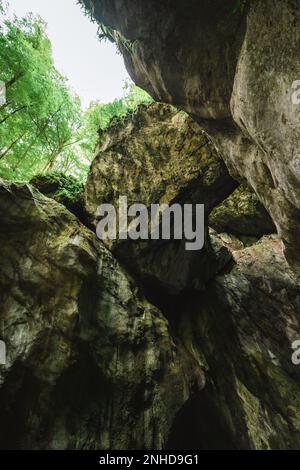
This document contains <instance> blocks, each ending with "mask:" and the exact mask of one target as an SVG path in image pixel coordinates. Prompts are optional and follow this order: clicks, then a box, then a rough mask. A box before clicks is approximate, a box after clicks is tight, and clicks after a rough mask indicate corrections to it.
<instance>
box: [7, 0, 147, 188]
mask: <svg viewBox="0 0 300 470" xmlns="http://www.w3.org/2000/svg"><path fill="white" fill-rule="evenodd" d="M1 18H2V19H1ZM0 80H1V81H3V82H5V85H6V95H7V100H6V103H5V104H3V105H2V106H0V177H3V178H6V179H13V180H24V181H28V180H30V179H32V177H33V176H34V175H37V174H45V173H47V172H52V171H58V172H64V173H66V174H70V175H73V176H76V177H78V178H79V179H81V180H82V179H84V178H85V176H86V174H87V171H88V168H89V165H90V162H91V160H92V157H93V153H94V150H95V146H96V143H97V139H98V130H99V128H101V129H104V128H105V127H106V126H107V125H108V124H109V122H110V120H111V119H112V118H113V117H114V116H124V115H125V114H126V113H127V112H128V111H129V110H132V109H134V108H135V107H136V106H137V105H138V104H139V103H141V102H147V101H150V100H151V98H150V97H149V95H147V94H146V93H145V92H144V91H142V90H140V89H139V88H137V87H136V86H134V85H131V84H126V85H125V90H124V96H123V97H122V98H121V99H118V100H115V101H114V102H112V103H108V104H101V103H98V102H97V103H91V105H90V107H89V108H88V109H87V110H86V111H85V112H83V111H82V109H81V104H80V100H79V98H78V97H74V96H73V95H72V94H71V93H70V91H69V88H68V83H67V80H66V79H65V78H64V77H63V76H61V74H60V73H59V72H58V71H57V70H56V69H55V67H54V64H53V59H52V50H51V43H50V41H49V39H48V38H47V36H46V33H45V24H44V22H43V20H42V19H41V18H40V17H35V16H33V15H29V16H27V17H25V18H17V17H14V18H13V19H8V18H7V16H5V2H3V1H1V0H0Z"/></svg>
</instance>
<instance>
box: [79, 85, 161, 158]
mask: <svg viewBox="0 0 300 470" xmlns="http://www.w3.org/2000/svg"><path fill="white" fill-rule="evenodd" d="M151 101H152V98H151V97H150V96H149V95H148V94H147V93H146V92H145V91H144V90H142V89H141V88H138V87H137V86H135V85H134V84H132V83H125V85H124V96H123V97H122V98H120V99H117V100H115V101H113V102H112V103H107V104H102V103H98V102H92V103H91V104H90V106H89V108H88V109H87V110H86V112H85V114H84V116H83V125H82V129H81V130H80V134H81V151H82V153H83V154H86V155H90V156H92V155H93V153H94V150H95V147H96V144H97V141H98V131H99V130H100V129H101V130H104V129H105V128H106V127H107V126H108V125H109V123H110V121H111V120H112V118H113V117H115V116H118V117H122V116H125V115H126V114H127V113H128V112H130V111H132V110H134V109H135V108H136V107H137V106H138V105H139V104H141V103H150V102H151Z"/></svg>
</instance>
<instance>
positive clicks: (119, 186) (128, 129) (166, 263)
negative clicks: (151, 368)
mask: <svg viewBox="0 0 300 470" xmlns="http://www.w3.org/2000/svg"><path fill="white" fill-rule="evenodd" d="M236 186H237V183H236V181H234V180H233V179H232V178H231V176H230V175H229V173H228V171H227V169H226V167H225V164H224V162H223V161H222V160H221V159H220V158H219V155H218V154H217V152H216V151H215V150H214V148H213V147H212V145H211V144H210V142H209V141H208V139H207V136H206V135H205V133H204V132H203V131H202V129H201V128H200V126H199V125H198V124H197V123H195V122H194V121H193V120H192V119H191V118H190V117H189V116H188V115H187V114H186V113H184V112H178V111H177V110H176V109H174V108H173V107H171V106H168V105H164V104H160V103H153V104H150V105H141V106H139V107H138V109H137V110H136V111H135V112H134V113H133V114H130V115H128V116H127V117H126V118H125V121H124V120H123V119H120V120H118V119H116V120H114V121H113V122H112V123H111V125H110V126H109V128H108V129H107V130H105V131H104V132H103V133H101V136H100V142H99V145H98V147H97V150H96V157H95V159H94V161H93V163H92V165H91V170H90V173H89V176H88V180H87V186H86V206H87V210H88V212H89V214H90V217H91V221H92V222H93V223H94V224H95V225H96V223H97V216H96V211H97V208H98V207H99V205H100V204H103V203H110V204H113V206H114V207H115V208H116V210H117V211H118V200H119V197H120V196H126V197H127V201H128V206H130V205H131V204H133V203H139V204H144V205H145V206H146V207H147V208H148V209H149V213H150V205H151V204H169V205H172V204H173V203H180V205H181V207H182V208H183V205H184V204H204V205H205V218H206V219H207V216H208V215H209V213H210V212H211V210H212V209H213V208H214V207H215V206H216V205H218V204H219V203H220V202H221V201H223V200H224V199H225V198H226V197H227V196H228V195H229V194H231V192H232V191H233V190H234V189H235V188H236ZM171 221H172V219H171ZM201 229H203V227H201ZM171 232H172V230H171ZM205 238H206V241H205V248H204V249H203V250H201V251H199V250H196V251H187V250H186V246H185V243H186V241H185V240H170V241H169V240H158V241H155V240H147V241H131V240H128V241H122V240H120V239H119V237H117V239H116V240H105V244H106V245H107V246H108V247H109V248H111V249H112V250H113V252H114V254H115V255H116V256H117V258H118V259H119V260H121V261H122V262H124V263H125V264H126V266H127V267H128V268H129V269H130V270H131V271H132V272H133V273H134V274H135V275H136V276H137V277H138V279H139V280H140V281H142V282H143V283H144V284H147V285H149V284H151V285H152V283H154V284H156V285H157V287H160V288H161V289H166V292H169V293H178V292H180V291H183V290H185V289H192V288H194V289H200V290H201V289H203V288H204V286H205V284H206V283H207V282H208V281H209V280H210V279H212V277H213V276H214V275H215V273H216V272H217V271H218V270H220V269H222V268H223V267H224V264H226V263H227V262H228V260H229V259H230V256H229V254H227V256H222V257H217V256H216V254H215V253H214V251H213V249H212V247H211V244H210V241H209V237H208V233H207V224H206V226H205ZM179 267H180V269H179Z"/></svg>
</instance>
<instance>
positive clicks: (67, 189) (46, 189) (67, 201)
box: [30, 171, 87, 224]
mask: <svg viewBox="0 0 300 470" xmlns="http://www.w3.org/2000/svg"><path fill="white" fill-rule="evenodd" d="M30 184H32V185H33V186H34V187H36V188H37V189H38V190H39V191H40V192H41V193H42V194H44V195H45V196H47V197H50V198H51V199H54V200H55V201H57V202H59V203H61V204H63V205H64V206H65V207H66V208H67V209H68V210H69V211H70V212H72V213H73V214H75V215H76V216H77V217H78V218H79V220H81V221H82V222H83V223H85V224H86V223H87V215H86V211H85V203H84V184H83V183H82V182H81V181H79V180H78V179H77V178H75V177H74V176H71V175H66V174H64V173H61V172H55V171H53V172H50V173H46V174H44V175H37V176H35V177H34V178H32V180H31V181H30Z"/></svg>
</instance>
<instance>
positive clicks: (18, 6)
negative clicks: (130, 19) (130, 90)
mask: <svg viewBox="0 0 300 470" xmlns="http://www.w3.org/2000/svg"><path fill="white" fill-rule="evenodd" d="M9 4H10V11H11V12H14V13H16V14H17V16H24V15H25V14H26V13H28V12H32V13H35V14H39V15H40V16H41V17H42V18H43V19H44V20H45V21H46V23H47V35H48V37H49V39H50V40H51V43H52V48H53V58H54V62H55V66H56V68H57V69H58V70H59V71H60V72H61V73H62V74H63V75H64V76H66V77H67V78H68V79H69V85H70V88H71V90H72V91H73V92H75V93H76V94H78V95H79V96H80V98H81V101H82V104H83V107H87V106H88V105H89V103H90V101H101V102H103V103H107V102H110V101H113V100H114V99H115V98H120V97H121V96H122V95H123V85H124V81H125V80H129V76H128V74H127V71H126V69H125V66H124V62H123V58H122V56H121V55H120V54H118V53H117V48H116V46H115V45H114V44H112V43H110V42H109V41H101V42H100V41H99V39H98V38H97V25H96V24H93V23H92V22H91V21H90V20H89V18H88V17H86V16H84V14H83V11H82V10H81V8H80V6H79V5H78V4H77V0H10V1H9Z"/></svg>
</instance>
